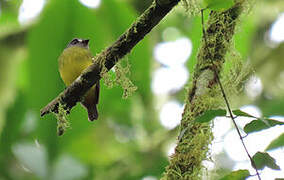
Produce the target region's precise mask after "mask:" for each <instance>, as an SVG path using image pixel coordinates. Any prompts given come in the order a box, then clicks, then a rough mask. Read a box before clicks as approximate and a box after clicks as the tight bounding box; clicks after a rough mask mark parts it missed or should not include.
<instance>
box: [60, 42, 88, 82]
mask: <svg viewBox="0 0 284 180" xmlns="http://www.w3.org/2000/svg"><path fill="white" fill-rule="evenodd" d="M58 63H59V72H60V75H61V78H62V80H63V81H64V83H65V84H66V85H67V86H69V85H70V84H71V83H72V82H73V81H74V80H75V79H76V78H77V77H78V76H79V75H80V74H81V73H82V71H83V70H85V69H86V68H87V67H88V66H89V65H91V64H92V54H91V52H90V50H89V49H87V48H83V47H78V46H72V47H68V48H66V49H65V50H64V51H63V52H62V54H61V55H60V56H59V58H58Z"/></svg>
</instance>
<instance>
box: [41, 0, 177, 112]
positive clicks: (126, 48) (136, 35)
mask: <svg viewBox="0 0 284 180" xmlns="http://www.w3.org/2000/svg"><path fill="white" fill-rule="evenodd" d="M179 1H180V0H155V1H153V3H152V5H151V6H150V7H149V8H148V9H147V10H146V11H145V12H144V13H143V14H142V15H141V16H140V17H139V18H138V19H137V20H136V21H135V22H134V23H133V24H132V25H131V27H130V28H129V29H128V30H127V31H126V32H125V33H124V34H122V35H121V36H120V37H119V38H118V40H117V41H115V42H114V43H113V44H112V45H111V46H109V47H108V48H106V49H105V50H104V51H102V52H101V53H100V54H98V55H97V56H96V57H94V63H93V64H92V65H91V66H90V67H88V68H87V69H86V70H85V71H84V72H83V73H82V74H81V75H80V76H79V77H78V78H77V79H76V80H75V81H74V82H73V83H72V84H71V85H70V86H69V87H68V88H67V89H66V90H65V91H63V92H62V93H61V94H59V95H58V97H56V98H55V99H54V100H53V101H51V102H50V103H49V104H48V105H47V106H45V107H44V108H43V109H42V110H41V111H40V114H41V116H44V115H46V114H48V113H50V112H54V113H58V107H59V104H61V105H63V107H64V108H65V109H67V110H68V111H69V110H71V109H72V107H73V106H75V105H76V103H77V102H79V101H80V100H81V99H82V97H83V96H84V94H85V93H86V92H87V91H88V90H89V89H90V88H91V87H92V86H93V85H94V84H95V82H97V81H98V80H100V79H101V71H102V69H103V68H104V67H106V68H107V71H109V70H110V69H111V68H112V67H113V66H114V65H115V64H116V63H117V62H118V61H119V60H120V59H121V58H122V57H124V56H125V55H126V54H128V53H129V52H130V51H131V50H132V48H133V47H134V46H135V45H136V44H137V43H138V42H139V41H141V40H142V39H143V38H144V36H145V35H147V34H148V33H149V32H150V31H151V30H152V29H153V28H154V27H155V26H156V25H157V24H158V23H159V22H160V21H161V20H162V19H163V18H164V17H165V16H166V15H167V14H168V13H169V12H170V11H171V9H172V8H173V7H174V6H175V5H177V4H178V2H179Z"/></svg>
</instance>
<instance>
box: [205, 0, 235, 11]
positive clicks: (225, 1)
mask: <svg viewBox="0 0 284 180" xmlns="http://www.w3.org/2000/svg"><path fill="white" fill-rule="evenodd" d="M204 4H205V6H206V8H208V9H210V10H212V11H224V10H227V9H229V8H230V7H232V6H233V5H234V0H204Z"/></svg>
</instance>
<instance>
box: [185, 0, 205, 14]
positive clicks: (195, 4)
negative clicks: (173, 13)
mask: <svg viewBox="0 0 284 180" xmlns="http://www.w3.org/2000/svg"><path fill="white" fill-rule="evenodd" d="M181 2H182V6H183V7H184V8H185V10H186V12H188V13H189V15H192V16H196V15H198V14H200V11H201V4H200V0H182V1H181Z"/></svg>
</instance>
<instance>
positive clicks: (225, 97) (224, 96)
mask: <svg viewBox="0 0 284 180" xmlns="http://www.w3.org/2000/svg"><path fill="white" fill-rule="evenodd" d="M203 11H204V9H202V10H201V23H202V32H203V36H204V41H205V47H206V50H207V51H208V53H209V55H210V56H211V53H210V51H209V49H208V46H207V38H206V33H205V29H204V16H203ZM209 59H210V61H211V63H212V65H213V68H212V69H213V71H214V74H215V77H216V80H217V83H218V84H219V86H220V89H221V92H222V95H223V98H224V100H225V103H226V106H227V109H228V111H229V114H230V117H231V119H232V121H233V124H234V126H235V128H236V130H237V132H238V135H239V137H240V140H241V142H242V145H243V147H244V149H245V151H246V153H247V156H248V157H249V159H250V162H251V164H252V166H253V168H254V169H255V171H256V175H257V177H258V179H259V180H261V178H260V175H259V172H258V170H257V169H256V168H255V167H256V166H255V163H254V161H253V159H252V157H251V155H250V154H249V152H248V149H247V147H246V145H245V142H244V140H243V137H242V135H241V132H240V130H239V128H238V126H237V123H236V121H235V118H234V115H233V113H232V110H231V107H230V104H229V101H228V98H227V96H226V93H225V90H224V88H223V85H222V83H221V80H220V78H219V75H218V72H217V71H216V69H215V68H214V62H213V60H212V58H211V57H210V58H209Z"/></svg>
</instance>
